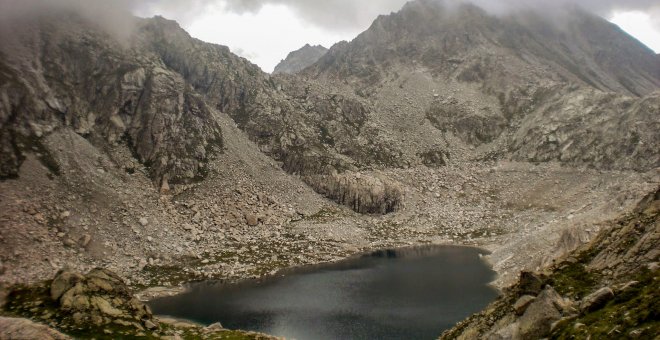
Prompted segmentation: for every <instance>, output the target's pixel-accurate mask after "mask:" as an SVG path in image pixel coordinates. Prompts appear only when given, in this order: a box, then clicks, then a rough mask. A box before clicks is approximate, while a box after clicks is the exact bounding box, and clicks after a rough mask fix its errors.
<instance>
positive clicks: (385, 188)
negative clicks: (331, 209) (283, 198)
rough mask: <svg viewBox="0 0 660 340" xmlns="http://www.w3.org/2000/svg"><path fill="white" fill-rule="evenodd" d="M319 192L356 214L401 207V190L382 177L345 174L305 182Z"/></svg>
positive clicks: (381, 211)
mask: <svg viewBox="0 0 660 340" xmlns="http://www.w3.org/2000/svg"><path fill="white" fill-rule="evenodd" d="M307 182H309V183H311V184H312V186H314V187H315V188H316V189H317V190H318V192H319V193H321V194H323V195H325V196H326V197H330V198H332V199H334V200H335V201H337V202H339V203H341V204H343V205H346V206H348V207H351V208H352V209H353V210H355V211H357V212H359V213H365V214H387V213H391V212H394V211H396V210H398V209H399V208H400V206H401V204H402V195H403V192H402V189H401V186H400V185H399V184H397V183H396V182H395V181H393V180H390V179H387V178H385V177H383V176H377V175H368V174H360V173H352V172H345V173H342V174H330V175H327V176H313V177H311V178H309V179H308V180H307Z"/></svg>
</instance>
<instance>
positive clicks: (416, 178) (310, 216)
mask: <svg viewBox="0 0 660 340" xmlns="http://www.w3.org/2000/svg"><path fill="white" fill-rule="evenodd" d="M9 19H11V20H9ZM9 19H8V20H7V21H5V22H3V25H1V27H2V29H1V30H0V34H1V35H0V39H1V42H2V43H1V44H0V54H1V55H2V57H1V58H0V192H2V195H0V222H1V223H2V228H0V245H1V246H0V283H7V284H17V283H20V284H32V283H35V282H38V281H42V280H46V279H49V278H52V277H53V276H54V274H56V273H57V272H58V271H59V270H60V269H63V268H67V269H70V270H71V271H72V272H77V273H86V272H89V271H90V270H91V269H92V268H95V267H103V268H108V269H110V270H112V271H114V272H117V273H118V274H119V275H122V276H124V277H127V278H130V280H127V285H128V286H129V287H132V288H135V289H144V288H145V287H154V286H167V287H173V286H177V285H178V284H179V283H181V282H187V281H191V280H203V279H208V278H213V279H221V280H226V281H230V282H231V281H237V280H242V279H246V278H253V277H261V276H268V275H274V274H275V273H277V272H278V271H279V270H281V269H284V268H289V267H292V266H300V265H304V264H316V263H320V262H328V261H335V260H338V259H341V258H345V257H347V256H350V255H353V254H356V253H359V252H362V251H367V250H372V249H383V248H389V247H401V246H406V245H419V244H428V243H432V244H469V245H480V246H485V247H488V249H489V250H490V251H492V253H491V254H490V255H489V259H490V261H491V263H492V264H493V267H494V269H495V270H497V271H498V274H499V275H498V278H497V281H496V282H495V284H496V285H497V286H498V287H505V286H507V285H510V284H512V283H514V282H515V281H516V279H517V278H518V274H519V271H520V270H521V269H528V270H530V269H535V268H544V267H545V266H547V265H548V264H549V263H551V262H552V260H553V259H554V258H557V257H559V256H561V255H563V254H566V253H569V252H571V251H573V250H574V249H575V248H576V247H578V246H580V245H581V244H582V243H584V242H588V241H589V240H590V239H591V238H593V237H596V235H597V232H598V231H599V229H600V228H601V227H604V226H606V225H609V224H608V223H609V222H607V221H610V220H615V219H617V218H620V217H621V215H622V214H625V213H630V212H632V211H633V210H634V208H635V204H636V203H637V202H638V201H639V199H640V198H641V197H643V196H644V195H646V194H647V193H648V192H650V191H652V190H656V189H657V183H658V181H659V176H660V175H659V174H658V171H657V168H658V167H659V166H660V153H658V150H660V138H658V134H657V131H659V130H660V121H659V120H658V112H660V92H659V91H658V89H659V87H660V86H659V84H660V80H659V79H660V75H659V74H658V66H659V64H658V59H657V55H655V54H653V52H651V51H650V50H648V48H646V47H644V46H643V45H641V44H640V43H639V42H637V41H636V40H634V39H632V38H631V37H630V36H628V35H626V34H625V33H623V32H622V31H621V30H620V29H618V28H617V27H616V26H613V25H611V24H609V23H607V22H606V21H605V20H603V19H601V18H598V17H595V16H592V15H590V14H588V13H585V12H582V11H579V10H569V11H568V12H567V13H557V14H556V16H553V15H550V14H549V15H540V14H538V13H535V12H516V13H512V14H509V15H504V16H494V15H491V14H489V13H487V12H485V11H483V10H481V9H479V8H477V7H475V6H471V5H460V6H453V7H444V6H442V5H441V4H439V2H436V1H426V0H418V1H413V2H410V3H408V4H407V5H406V6H405V7H404V8H403V9H402V10H401V11H399V12H397V13H393V14H391V15H388V16H381V17H379V18H377V19H376V20H375V21H374V23H373V25H372V26H371V27H370V28H369V29H368V30H367V31H365V32H364V33H362V34H361V35H360V36H358V37H356V38H355V39H353V40H352V41H350V42H342V43H339V44H336V45H335V46H333V47H332V48H331V49H330V50H329V51H328V52H327V53H326V54H324V55H323V56H322V57H320V59H318V60H317V61H316V62H315V63H313V64H312V65H310V66H309V67H307V68H305V69H303V70H302V71H300V72H298V73H296V74H276V75H270V74H266V73H264V72H262V71H261V70H260V69H259V67H257V66H256V65H254V64H252V63H250V62H249V61H248V60H246V59H244V58H240V57H238V56H236V55H234V54H232V53H231V52H230V51H229V49H228V48H227V47H225V46H221V45H214V44H208V43H205V42H203V41H200V40H198V39H195V38H193V37H191V36H190V35H189V34H188V33H187V32H185V31H184V30H183V29H182V28H181V27H180V26H179V25H178V24H177V23H176V22H174V21H171V20H167V19H165V18H162V17H154V18H148V19H142V18H127V20H126V22H128V23H130V25H127V26H126V27H123V28H125V30H124V31H126V32H123V33H122V34H117V32H113V31H112V30H108V29H107V27H106V25H100V24H99V23H98V22H96V21H94V20H90V19H89V18H87V17H86V16H85V15H81V14H80V13H75V12H70V11H64V10H62V11H54V12H50V13H48V14H45V13H42V14H40V15H33V16H18V17H13V18H9ZM565 235H568V236H565ZM1 288H2V287H1V285H0V293H2V292H1V290H2V289H1ZM0 296H2V294H0ZM12 296H14V297H15V295H12ZM50 302H53V301H49V303H50ZM53 303H55V302H53ZM25 306H32V302H28V303H27V304H26V305H25ZM31 309H32V307H30V308H25V309H24V310H23V312H24V313H27V314H20V315H16V313H17V312H11V311H7V310H4V311H3V312H2V313H9V314H11V315H12V316H21V317H30V316H32V315H30V312H29V311H30V310H31ZM64 312H66V311H64ZM12 313H13V314H12ZM65 314H66V313H65ZM40 315H41V314H40ZM67 320H68V319H67ZM69 321H71V320H69ZM67 322H68V321H67ZM59 330H60V331H63V330H62V329H59Z"/></svg>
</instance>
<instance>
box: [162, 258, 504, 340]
mask: <svg viewBox="0 0 660 340" xmlns="http://www.w3.org/2000/svg"><path fill="white" fill-rule="evenodd" d="M484 253H485V251H483V250H481V249H476V248H469V247H454V246H438V247H423V248H408V249H400V250H387V251H379V252H375V253H372V254H368V255H363V256H360V257H355V258H351V259H348V260H345V261H342V262H338V263H333V264H328V265H320V266H313V267H306V268H303V269H300V270H295V271H292V272H289V273H287V274H286V275H284V276H278V277H275V278H269V279H265V280H259V281H256V280H255V281H246V282H243V283H239V284H232V285H223V284H218V283H213V282H203V283H196V284H193V285H191V286H190V290H189V291H188V292H185V293H183V294H180V295H177V296H173V297H166V298H160V299H156V300H153V301H151V302H150V303H149V305H150V306H151V308H152V309H153V311H154V313H156V314H159V315H168V316H173V317H178V318H183V319H188V320H193V321H197V322H200V323H204V324H211V323H214V322H218V321H219V322H221V323H222V325H223V326H224V327H226V328H230V329H244V330H252V331H259V332H264V333H268V334H272V335H277V336H284V337H286V338H287V339H300V340H305V339H435V338H437V337H438V336H439V335H440V334H441V333H442V331H443V330H445V329H448V328H451V327H452V326H453V325H454V324H455V323H456V322H458V321H460V320H462V319H464V318H465V317H467V316H469V315H470V314H472V313H474V312H477V311H479V310H481V309H483V308H484V307H485V306H486V305H487V304H488V303H490V302H491V301H493V300H494V299H495V297H497V292H496V290H495V289H493V288H491V287H489V286H488V285H487V284H488V283H489V282H491V281H492V280H493V279H494V276H495V272H493V271H492V270H491V269H490V268H489V267H488V266H487V265H486V264H485V263H484V262H482V261H481V260H480V258H479V254H484Z"/></svg>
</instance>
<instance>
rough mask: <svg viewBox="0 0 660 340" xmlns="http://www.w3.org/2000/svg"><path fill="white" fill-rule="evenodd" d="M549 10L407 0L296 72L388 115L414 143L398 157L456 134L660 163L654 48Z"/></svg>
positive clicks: (511, 146) (585, 160)
mask: <svg viewBox="0 0 660 340" xmlns="http://www.w3.org/2000/svg"><path fill="white" fill-rule="evenodd" d="M554 15H556V18H555V17H552V16H541V15H540V14H538V13H536V12H516V13H512V14H510V15H507V16H504V17H498V16H493V15H490V14H488V13H487V12H485V11H483V10H481V9H480V8H477V7H475V6H473V5H468V4H465V5H460V6H457V7H452V8H447V7H444V6H443V5H442V4H441V3H440V2H437V1H414V2H410V3H408V4H407V5H406V6H404V8H403V9H402V10H401V11H400V12H398V13H394V14H392V15H389V16H381V17H379V18H378V19H376V21H374V23H373V24H372V26H371V27H370V28H369V29H368V30H367V31H365V32H364V33H362V34H360V35H359V36H358V37H357V38H355V39H354V40H353V41H351V42H350V43H347V42H343V43H339V44H337V45H335V46H333V47H332V48H331V49H330V51H329V52H328V53H327V54H326V55H325V56H324V57H322V58H321V59H320V60H319V61H318V62H317V63H315V64H314V65H312V66H311V67H309V68H307V69H306V70H305V71H304V72H303V75H304V76H306V77H308V78H310V79H312V78H313V79H325V80H327V81H329V82H335V83H336V82H340V83H346V84H348V85H349V86H351V87H353V88H355V89H356V91H357V92H358V93H360V94H362V95H363V96H365V97H368V98H371V99H372V101H373V102H376V103H378V104H379V106H381V108H380V109H379V110H378V111H379V112H378V113H377V116H376V117H373V118H372V119H373V120H374V121H380V122H389V123H387V124H384V125H388V127H386V128H387V129H388V130H389V131H388V133H389V134H392V135H394V136H396V138H395V140H404V139H409V140H410V139H412V141H411V142H410V143H409V144H411V145H405V146H402V147H400V149H403V150H404V154H405V153H408V154H415V153H423V152H424V150H419V149H417V147H416V146H418V145H430V144H432V143H434V142H437V141H438V140H442V139H446V136H447V135H448V134H451V135H453V137H457V138H458V139H459V140H460V141H461V142H462V143H461V144H467V145H471V146H473V147H481V149H482V151H483V152H480V153H476V154H472V155H468V156H467V157H470V158H484V157H487V158H490V157H497V158H502V157H503V158H510V159H514V160H521V161H532V162H546V161H561V162H563V163H571V164H588V165H590V166H595V167H598V168H630V169H640V170H641V169H652V168H654V167H657V166H658V165H660V163H659V161H660V160H659V159H658V154H657V152H655V151H654V149H657V147H658V146H660V145H658V144H657V143H658V139H657V138H656V137H655V135H654V132H653V130H655V129H657V128H658V120H657V118H656V114H655V112H657V108H658V88H660V64H659V63H658V62H657V58H656V57H655V54H654V53H653V52H652V51H651V50H650V49H648V48H647V47H646V46H644V45H642V44H641V43H639V42H638V41H636V40H635V39H632V38H631V37H630V36H628V35H627V34H626V33H624V32H623V31H621V29H619V28H618V27H616V26H614V25H612V24H610V23H609V22H607V21H605V20H604V19H602V18H599V17H596V16H594V15H591V14H588V13H586V12H584V11H581V10H579V9H574V8H568V9H566V10H565V11H561V13H556V14H554ZM388 112H390V113H388ZM391 113H394V114H391ZM584 113H588V114H584ZM429 125H430V126H429ZM615 127H616V128H615ZM647 127H648V128H647ZM615 131H616V132H615ZM438 132H439V133H438ZM613 133H614V134H615V135H613ZM486 145H488V146H490V147H486ZM445 149H446V150H450V151H449V153H452V151H451V150H456V149H459V146H457V145H451V146H450V145H448V146H445ZM406 151H407V152H406ZM408 158H412V156H409V157H408Z"/></svg>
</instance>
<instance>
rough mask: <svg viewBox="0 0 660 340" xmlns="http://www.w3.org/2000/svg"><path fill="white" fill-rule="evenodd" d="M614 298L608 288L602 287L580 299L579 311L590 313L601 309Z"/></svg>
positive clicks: (610, 289)
mask: <svg viewBox="0 0 660 340" xmlns="http://www.w3.org/2000/svg"><path fill="white" fill-rule="evenodd" d="M612 298H614V291H613V290H612V288H610V287H603V288H601V289H599V290H597V291H595V292H593V293H591V294H589V295H587V296H585V297H584V299H582V302H581V303H580V310H582V311H583V312H592V311H594V310H596V309H598V308H601V307H603V306H604V305H605V304H606V303H607V302H608V301H610V300H612Z"/></svg>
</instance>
